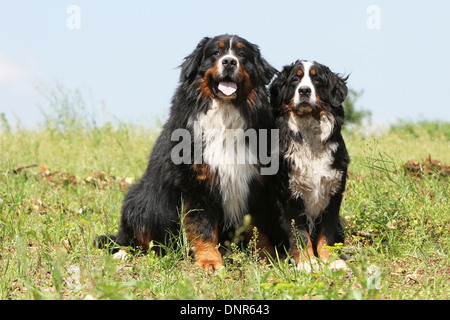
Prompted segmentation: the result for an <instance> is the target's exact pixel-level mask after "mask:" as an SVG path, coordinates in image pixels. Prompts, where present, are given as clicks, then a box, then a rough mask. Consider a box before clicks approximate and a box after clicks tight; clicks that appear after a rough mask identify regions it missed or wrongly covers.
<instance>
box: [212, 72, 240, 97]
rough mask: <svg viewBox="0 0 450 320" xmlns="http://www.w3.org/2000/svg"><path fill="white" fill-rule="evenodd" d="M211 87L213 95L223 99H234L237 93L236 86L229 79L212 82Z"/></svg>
mask: <svg viewBox="0 0 450 320" xmlns="http://www.w3.org/2000/svg"><path fill="white" fill-rule="evenodd" d="M213 87H214V88H213V91H214V93H215V94H216V95H217V96H219V97H223V98H234V97H235V96H236V94H237V91H238V85H237V84H236V82H234V81H233V80H231V79H230V78H229V77H226V78H224V79H221V80H214V82H213Z"/></svg>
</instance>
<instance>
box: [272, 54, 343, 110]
mask: <svg viewBox="0 0 450 320" xmlns="http://www.w3.org/2000/svg"><path fill="white" fill-rule="evenodd" d="M347 78H348V77H345V78H344V77H342V76H340V75H339V74H335V73H333V72H332V71H331V70H330V69H329V68H328V67H326V66H324V65H322V64H320V63H317V62H311V61H305V60H300V61H296V62H295V63H293V64H291V65H289V66H285V67H284V68H283V70H282V72H281V73H280V75H279V76H278V77H277V78H276V79H275V80H274V81H273V83H272V85H271V86H270V96H271V105H272V107H273V108H274V109H275V111H276V112H278V113H280V112H288V113H291V114H293V115H295V116H300V117H302V116H307V115H311V114H312V115H314V114H320V112H321V111H322V110H328V111H331V112H332V113H333V114H335V115H338V116H341V117H343V116H344V110H343V107H342V102H344V100H345V98H346V97H347V92H348V89H347V85H346V80H347Z"/></svg>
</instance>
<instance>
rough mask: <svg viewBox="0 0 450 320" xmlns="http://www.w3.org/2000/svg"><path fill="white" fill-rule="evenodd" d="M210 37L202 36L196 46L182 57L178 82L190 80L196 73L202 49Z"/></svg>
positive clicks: (201, 56)
mask: <svg viewBox="0 0 450 320" xmlns="http://www.w3.org/2000/svg"><path fill="white" fill-rule="evenodd" d="M209 40H211V38H208V37H204V38H203V39H202V40H201V41H200V42H199V43H198V45H197V48H195V50H194V51H193V52H192V53H191V54H190V55H188V56H187V57H186V58H184V62H183V64H182V65H181V74H180V82H185V81H191V80H193V78H194V77H195V75H196V74H197V70H198V67H199V66H200V62H201V61H202V58H203V51H204V48H205V46H206V44H207V43H208V41H209Z"/></svg>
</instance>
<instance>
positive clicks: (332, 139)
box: [270, 60, 350, 270]
mask: <svg viewBox="0 0 450 320" xmlns="http://www.w3.org/2000/svg"><path fill="white" fill-rule="evenodd" d="M347 78H348V77H342V76H341V75H339V74H335V73H333V72H332V71H331V70H330V69H329V68H328V67H326V66H324V65H322V64H319V63H317V62H311V61H305V60H301V61H296V62H295V63H293V64H291V65H288V66H285V67H284V68H283V70H282V71H281V73H280V74H279V75H278V77H276V79H274V81H273V82H272V84H271V85H270V96H271V105H272V107H273V110H274V113H275V127H276V128H278V129H279V130H280V132H279V136H280V145H279V148H280V170H279V172H278V174H277V187H276V192H277V202H278V207H279V210H280V216H281V217H280V219H281V226H282V228H283V230H284V232H285V235H287V246H288V247H289V253H290V255H291V256H293V257H294V260H295V263H296V265H297V266H298V268H305V269H307V270H310V269H311V268H312V267H314V265H313V264H311V262H314V263H315V264H316V263H317V260H316V259H313V258H314V257H315V256H317V257H319V258H320V259H321V260H322V261H328V260H329V259H330V254H329V252H328V251H327V250H326V246H333V245H334V244H335V243H336V242H343V241H344V240H343V235H342V234H343V229H342V228H343V226H342V224H341V220H340V217H339V210H340V206H341V201H342V194H343V192H344V189H345V183H346V178H347V167H348V165H349V162H350V157H349V155H348V153H347V149H346V146H345V143H344V140H343V138H342V135H341V126H342V125H343V122H344V109H343V106H342V103H343V101H344V100H345V98H346V96H347V91H348V90H347V86H346V80H347ZM330 267H332V268H345V262H344V261H343V260H341V259H338V260H335V261H334V262H330Z"/></svg>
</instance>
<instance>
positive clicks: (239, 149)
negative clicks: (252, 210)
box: [195, 100, 259, 225]
mask: <svg viewBox="0 0 450 320" xmlns="http://www.w3.org/2000/svg"><path fill="white" fill-rule="evenodd" d="M197 121H198V123H199V124H200V127H201V133H202V137H199V136H196V137H195V139H202V142H203V147H204V149H203V162H204V163H206V164H208V165H209V168H210V170H211V171H212V173H214V174H215V175H216V176H217V177H218V179H219V186H220V191H221V195H222V205H223V208H224V214H225V223H226V224H227V225H233V224H237V223H239V222H240V221H241V219H242V217H243V216H244V215H245V214H246V213H247V212H246V210H247V201H248V196H249V193H250V187H249V186H250V182H251V181H252V180H253V179H254V178H255V177H257V176H258V174H259V173H258V168H257V167H256V165H255V164H254V162H252V161H248V155H249V152H248V146H247V145H246V143H245V139H244V135H243V133H244V130H245V129H246V122H245V120H244V119H243V117H242V115H241V113H240V112H239V110H237V109H236V107H235V106H233V105H232V104H231V103H227V102H218V101H216V100H214V101H213V104H212V106H211V108H210V109H209V110H208V111H207V112H206V113H203V114H200V115H199V116H198V119H197ZM230 139H231V142H230ZM242 154H244V155H245V157H244V158H245V159H244V161H242V160H243V159H242V157H241V155H242Z"/></svg>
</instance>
